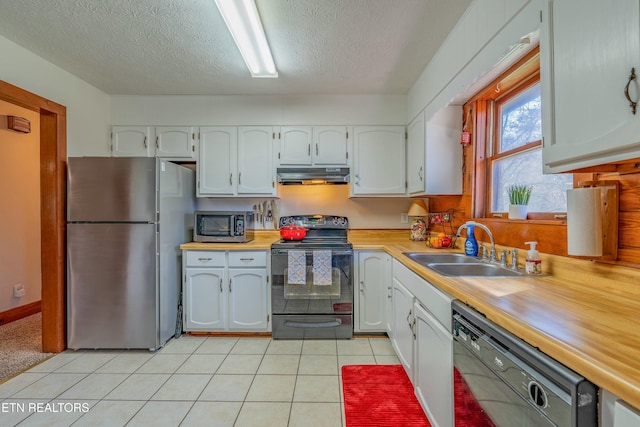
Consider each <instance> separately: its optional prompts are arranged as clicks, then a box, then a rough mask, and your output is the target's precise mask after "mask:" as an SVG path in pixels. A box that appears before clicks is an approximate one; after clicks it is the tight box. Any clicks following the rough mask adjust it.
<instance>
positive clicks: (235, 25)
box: [215, 0, 278, 77]
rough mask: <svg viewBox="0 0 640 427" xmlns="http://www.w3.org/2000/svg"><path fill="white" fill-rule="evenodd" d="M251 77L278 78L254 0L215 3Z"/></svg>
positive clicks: (223, 0) (219, 0)
mask: <svg viewBox="0 0 640 427" xmlns="http://www.w3.org/2000/svg"><path fill="white" fill-rule="evenodd" d="M215 2H216V6H218V10H220V14H221V15H222V18H223V19H224V22H225V23H226V24H227V27H228V28H229V31H230V32H231V35H232V36H233V40H235V42H236V45H237V46H238V49H240V53H241V54H242V58H243V59H244V62H245V63H246V64H247V67H248V68H249V71H250V72H251V77H278V70H276V66H275V64H274V63H273V57H272V56H271V51H270V50H269V44H268V43H267V38H266V37H265V35H264V29H263V28H262V22H261V21H260V16H259V15H258V9H257V8H256V4H255V2H254V0H215Z"/></svg>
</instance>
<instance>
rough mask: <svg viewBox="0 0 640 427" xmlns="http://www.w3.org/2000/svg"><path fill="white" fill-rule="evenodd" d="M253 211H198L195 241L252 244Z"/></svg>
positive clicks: (194, 229)
mask: <svg viewBox="0 0 640 427" xmlns="http://www.w3.org/2000/svg"><path fill="white" fill-rule="evenodd" d="M253 237H254V231H253V212H252V211H234V212H230V211H229V212H220V211H198V212H196V213H195V221H194V227H193V240H194V241H196V242H250V241H251V240H253Z"/></svg>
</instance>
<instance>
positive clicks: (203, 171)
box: [196, 127, 238, 196]
mask: <svg viewBox="0 0 640 427" xmlns="http://www.w3.org/2000/svg"><path fill="white" fill-rule="evenodd" d="M237 151H238V138H237V129H236V128H235V127H203V128H201V129H200V158H199V160H198V164H197V166H196V175H197V181H198V187H197V195H198V196H211V195H227V196H231V195H234V194H235V192H236V185H235V183H236V181H235V179H236V164H237V157H236V156H237Z"/></svg>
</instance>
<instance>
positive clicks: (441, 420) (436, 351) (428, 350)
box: [413, 301, 453, 427]
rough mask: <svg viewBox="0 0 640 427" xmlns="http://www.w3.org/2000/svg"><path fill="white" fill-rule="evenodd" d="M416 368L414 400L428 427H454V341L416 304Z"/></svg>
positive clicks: (447, 332)
mask: <svg viewBox="0 0 640 427" xmlns="http://www.w3.org/2000/svg"><path fill="white" fill-rule="evenodd" d="M413 314H414V317H415V327H414V328H413V330H414V332H415V348H414V356H415V361H414V363H415V368H414V378H413V381H414V383H413V384H414V386H415V391H416V397H417V398H418V401H419V402H420V404H421V405H422V408H423V409H424V411H425V412H426V413H427V416H428V417H429V420H431V425H433V426H434V427H436V426H443V427H444V426H452V425H453V351H452V346H453V338H452V336H451V332H449V331H448V330H446V329H445V328H444V326H442V324H441V323H440V322H438V320H437V319H436V318H435V317H433V316H432V315H431V314H430V313H429V312H428V311H427V309H426V308H425V307H424V306H423V305H422V304H420V302H418V301H416V302H415V304H414V308H413Z"/></svg>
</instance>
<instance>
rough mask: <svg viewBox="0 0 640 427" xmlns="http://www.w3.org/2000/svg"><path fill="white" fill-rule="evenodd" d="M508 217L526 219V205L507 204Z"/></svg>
mask: <svg viewBox="0 0 640 427" xmlns="http://www.w3.org/2000/svg"><path fill="white" fill-rule="evenodd" d="M509 219H527V205H509Z"/></svg>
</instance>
